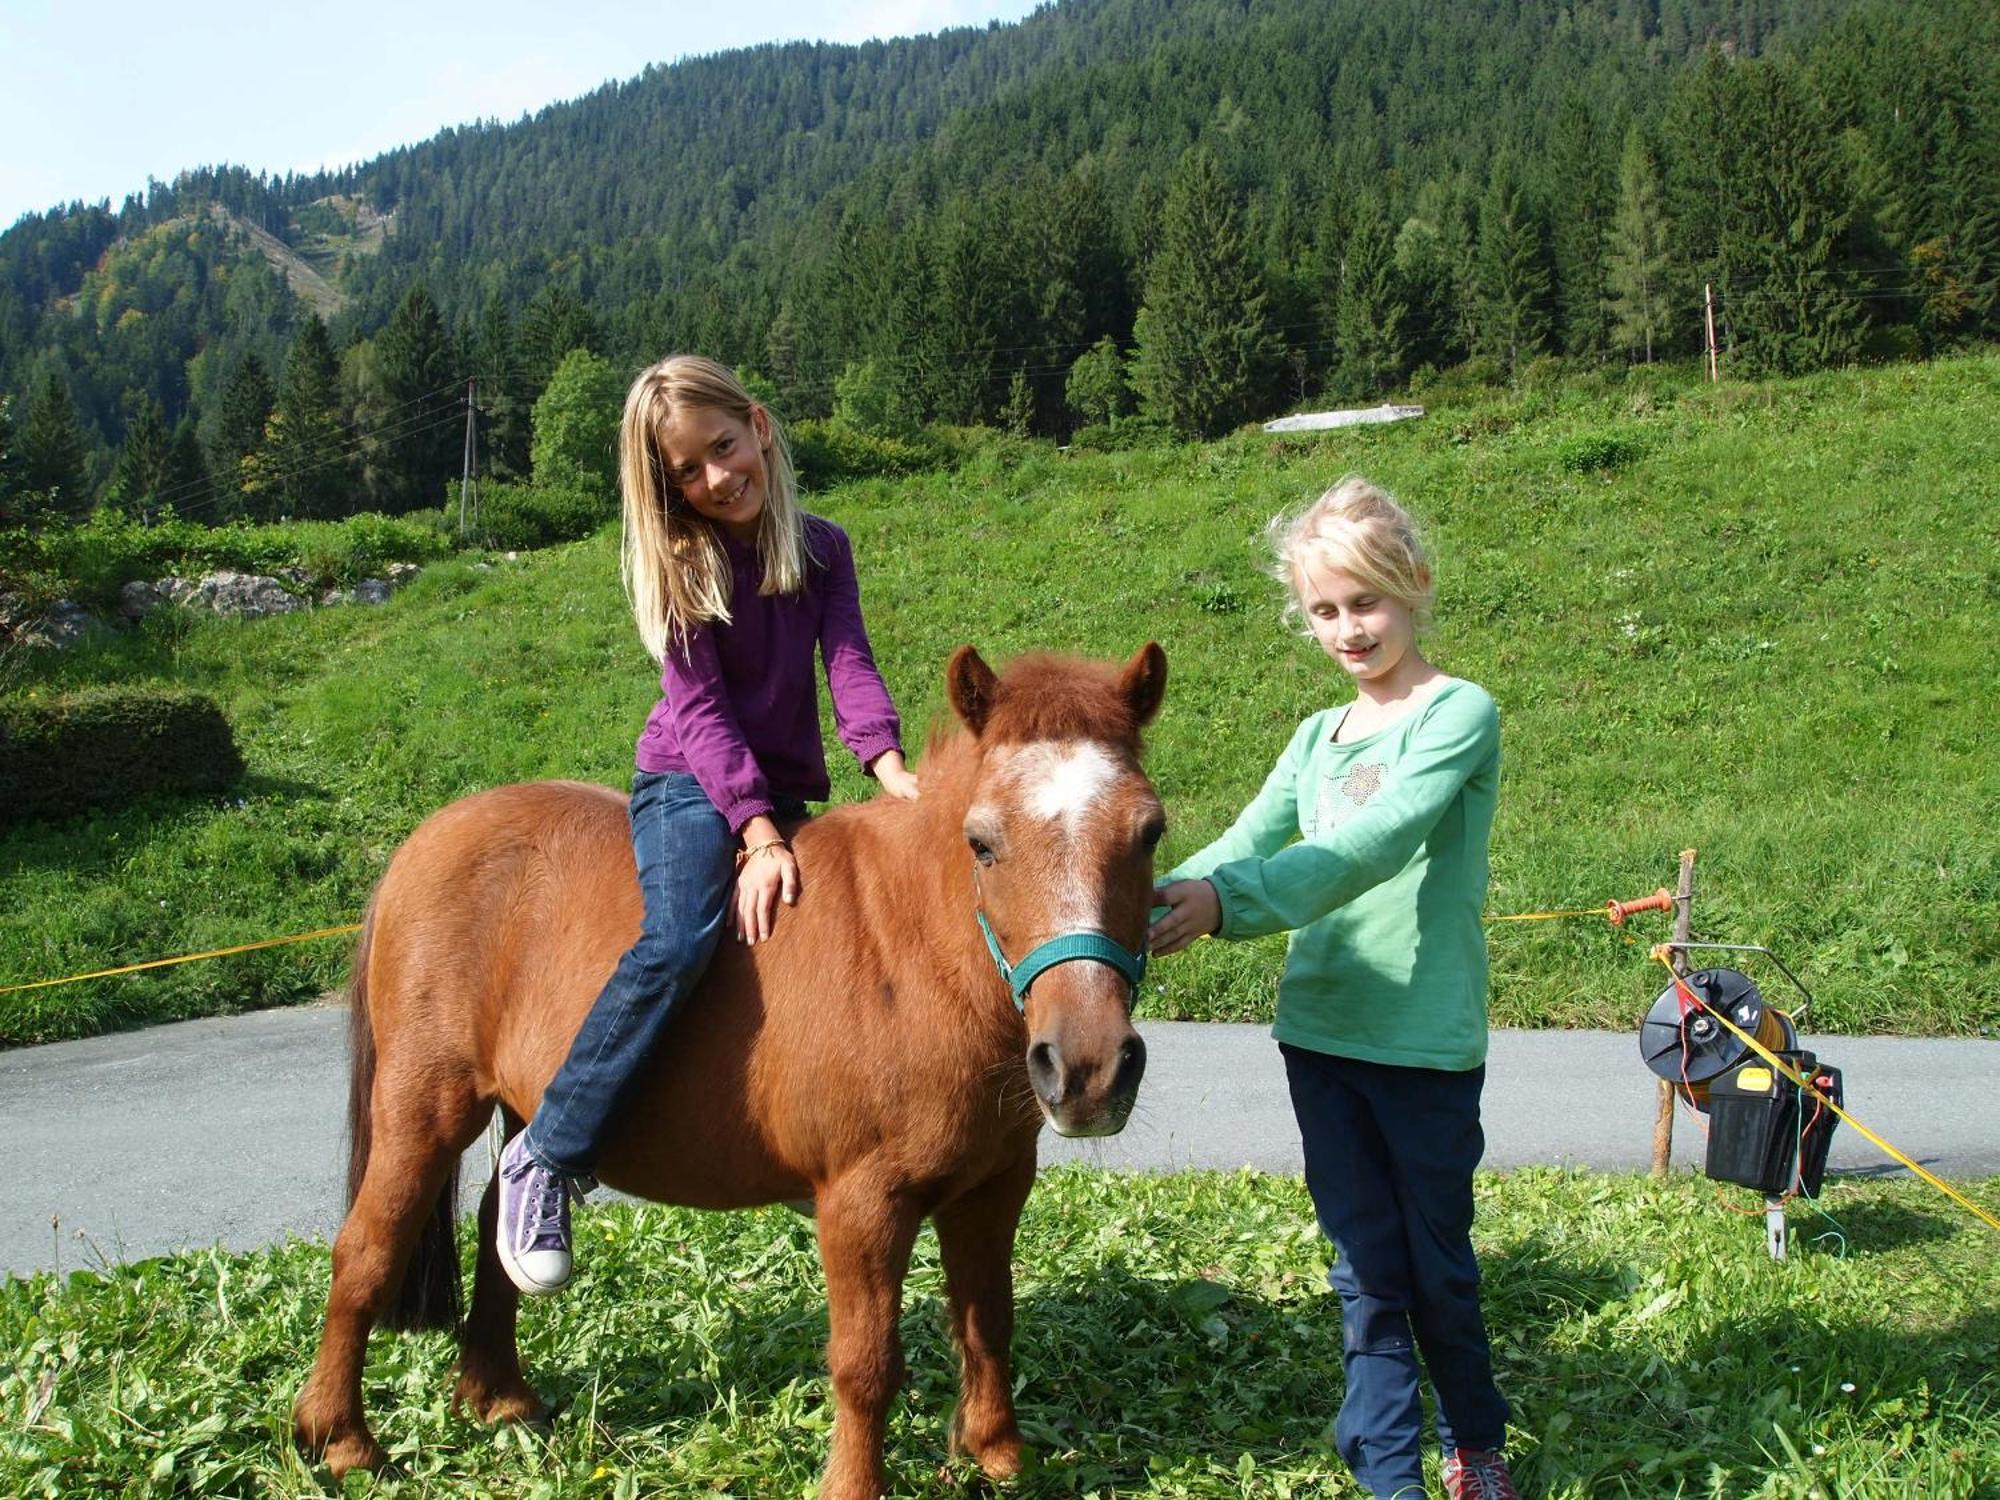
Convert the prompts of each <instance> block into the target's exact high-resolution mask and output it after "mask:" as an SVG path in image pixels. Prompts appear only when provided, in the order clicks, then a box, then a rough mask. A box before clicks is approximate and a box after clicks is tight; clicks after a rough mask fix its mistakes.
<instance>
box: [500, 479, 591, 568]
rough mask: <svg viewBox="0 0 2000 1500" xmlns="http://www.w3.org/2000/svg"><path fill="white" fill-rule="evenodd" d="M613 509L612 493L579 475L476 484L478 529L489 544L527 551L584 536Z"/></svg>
mask: <svg viewBox="0 0 2000 1500" xmlns="http://www.w3.org/2000/svg"><path fill="white" fill-rule="evenodd" d="M617 513H618V507H617V505H616V504H615V503H614V501H613V500H612V498H611V497H610V496H609V495H607V494H606V493H605V492H604V491H603V490H602V489H600V488H598V486H597V485H596V483H595V482H594V481H593V480H591V479H588V478H586V477H585V476H584V475H581V474H575V473H572V474H569V475H567V476H564V477H563V478H561V479H558V480H556V481H554V482H550V483H543V482H542V481H541V480H540V479H537V480H536V481H535V482H534V483H533V484H486V485H481V486H480V487H479V525H478V534H479V535H480V536H481V537H483V538H484V539H485V542H486V545H487V546H489V547H496V548H501V549H504V550H507V551H527V550H529V549H531V548H535V547H552V546H554V545H555V544H556V543H557V542H574V541H577V540H579V539H580V538H583V537H587V536H589V535H590V534H591V533H592V532H594V531H596V530H597V528H598V527H600V526H602V525H603V524H604V523H605V522H606V521H609V520H610V519H611V518H612V517H613V516H615V515H617Z"/></svg>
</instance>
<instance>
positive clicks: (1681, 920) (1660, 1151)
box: [1653, 849, 1694, 1177]
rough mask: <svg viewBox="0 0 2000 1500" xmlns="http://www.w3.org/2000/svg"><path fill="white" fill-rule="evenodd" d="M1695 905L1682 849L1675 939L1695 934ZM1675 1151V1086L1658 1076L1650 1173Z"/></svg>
mask: <svg viewBox="0 0 2000 1500" xmlns="http://www.w3.org/2000/svg"><path fill="white" fill-rule="evenodd" d="M1693 907H1694V850H1692V849H1683V850H1681V878H1680V884H1678V885H1677V886H1675V887H1674V942H1675V943H1676V944H1679V943H1685V942H1688V941H1690V940H1691V939H1692V938H1693V937H1694V926H1693V917H1692V909H1693ZM1668 961H1669V962H1670V963H1672V964H1673V966H1674V972H1675V973H1676V974H1685V973H1686V972H1687V963H1686V961H1685V960H1684V959H1683V958H1682V957H1681V950H1680V949H1679V948H1678V947H1676V948H1674V950H1673V952H1672V953H1670V954H1669V955H1668ZM1673 1155H1674V1086H1673V1085H1672V1084H1671V1083H1669V1082H1668V1081H1667V1080H1666V1079H1664V1078H1662V1079H1661V1080H1660V1105H1659V1112H1658V1113H1657V1114H1656V1115H1654V1117H1653V1175H1654V1176H1655V1177H1664V1176H1666V1175H1667V1168H1668V1167H1669V1166H1670V1165H1672V1162H1673Z"/></svg>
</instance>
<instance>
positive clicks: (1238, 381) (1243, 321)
mask: <svg viewBox="0 0 2000 1500" xmlns="http://www.w3.org/2000/svg"><path fill="white" fill-rule="evenodd" d="M1133 336H1134V341H1135V343H1136V344H1137V354H1136V357H1135V360H1134V369H1133V374H1134V378H1135V383H1136V384H1137V386H1138V387H1139V392H1140V395H1141V397H1142V398H1143V400H1144V401H1145V404H1146V410H1147V412H1148V413H1149V414H1150V415H1153V416H1157V417H1159V418H1161V419H1162V420H1163V421H1165V422H1166V423H1167V425H1168V426H1170V427H1171V428H1172V429H1173V430H1174V431H1175V432H1177V433H1179V434H1181V435H1182V436H1185V437H1214V436H1216V435H1218V434H1220V433H1223V432H1226V431H1228V430H1229V429H1230V428H1231V427H1234V426H1235V425H1236V424H1237V423H1239V422H1241V421H1243V420H1245V419H1246V418H1248V417H1249V416H1251V415H1252V414H1253V413H1254V412H1255V411H1256V410H1257V409H1258V407H1259V406H1260V405H1261V404H1262V402H1263V400H1264V398H1265V393H1266V392H1267V391H1268V390H1269V389H1270V387H1271V385H1272V383H1273V381H1274V379H1275V377H1276V376H1277V375H1278V373H1279V371H1280V360H1281V358H1282V356H1283V352H1284V351H1283V348H1282V346H1281V345H1280V343H1279V342H1278V339H1277V338H1276V336H1275V335H1274V334H1273V333H1272V332H1271V330H1270V329H1269V327H1268V326H1267V325H1266V319H1265V313H1264V288H1263V281H1262V278H1261V277H1260V276H1259V274H1258V271H1257V267H1256V266H1255V265H1254V264H1253V263H1252V261H1251V259H1250V256H1249V252H1248V249H1247V248H1246V246H1245V244H1244V239H1243V234H1242V230H1241V213H1240V211H1239V209H1238V207H1237V203H1236V197H1235V194H1234V193H1233V192H1232V191H1231V190H1230V188H1229V185H1228V184H1227V183H1226V182H1224V181H1223V178H1222V173H1221V170H1220V169H1219V168H1218V167H1217V166H1216V164H1215V159H1214V158H1213V157H1211V156H1210V155H1209V154H1208V153H1207V152H1206V151H1205V150H1203V149H1201V148H1200V147H1194V148H1191V149H1190V150H1189V151H1188V152H1187V154H1186V155H1184V156H1183V157H1182V158H1181V164H1180V167H1179V168H1178V169H1177V170H1176V172H1175V173H1174V181H1173V185H1172V187H1171V188H1170V189H1169V190H1168V193H1167V206H1166V211H1165V213H1164V215H1163V216H1162V221H1161V225H1160V250H1159V254H1158V255H1157V256H1156V257H1155V258H1154V261H1153V264H1152V267H1151V269H1150V271H1149V272H1148V275H1147V278H1146V301H1145V306H1144V307H1142V308H1141V309H1140V311H1139V316H1138V319H1137V321H1136V324H1135V326H1134V328H1133Z"/></svg>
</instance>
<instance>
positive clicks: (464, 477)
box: [458, 379, 479, 541]
mask: <svg viewBox="0 0 2000 1500" xmlns="http://www.w3.org/2000/svg"><path fill="white" fill-rule="evenodd" d="M478 386H479V382H478V381H477V380H476V379H475V380H468V381H466V382H465V468H464V471H463V472H462V473H461V475H460V476H459V481H458V535H459V540H461V541H463V540H464V539H465V507H466V496H467V495H468V494H470V493H471V491H472V454H473V448H474V444H475V442H476V441H477V440H476V439H475V438H474V436H473V428H472V419H473V414H474V413H475V412H476V411H477V410H478V408H477V407H476V406H475V405H474V404H473V393H474V392H475V391H476V390H477V389H478Z"/></svg>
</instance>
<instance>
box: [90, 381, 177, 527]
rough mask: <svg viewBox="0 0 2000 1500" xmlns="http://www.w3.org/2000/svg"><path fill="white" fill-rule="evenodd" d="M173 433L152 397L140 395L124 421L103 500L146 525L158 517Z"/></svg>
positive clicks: (164, 415)
mask: <svg viewBox="0 0 2000 1500" xmlns="http://www.w3.org/2000/svg"><path fill="white" fill-rule="evenodd" d="M172 443H173V434H172V432H170V431H169V430H168V428H167V418H166V413H164V412H163V411H161V410H160V403H159V402H157V401H155V400H154V399H153V398H152V397H151V396H146V397H144V398H142V399H141V400H140V401H139V403H138V407H137V409H136V410H135V411H134V412H133V413H132V416H131V419H130V420H129V421H128V422H127V423H126V424H125V440H124V442H123V443H121V444H120V445H119V448H118V462H117V464H116V466H114V467H113V469H112V471H111V483H110V484H109V485H108V486H107V487H106V489H105V492H104V498H105V503H106V504H108V505H114V506H116V507H117V508H118V509H119V510H121V511H123V512H124V513H125V514H126V515H128V516H131V517H132V518H133V519H134V520H137V521H140V522H142V523H144V524H145V525H148V526H150V525H152V524H153V522H154V521H155V520H157V519H158V518H159V510H160V495H161V493H162V491H163V490H164V488H165V483H166V477H167V472H166V471H167V450H168V449H169V447H171V446H172Z"/></svg>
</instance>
